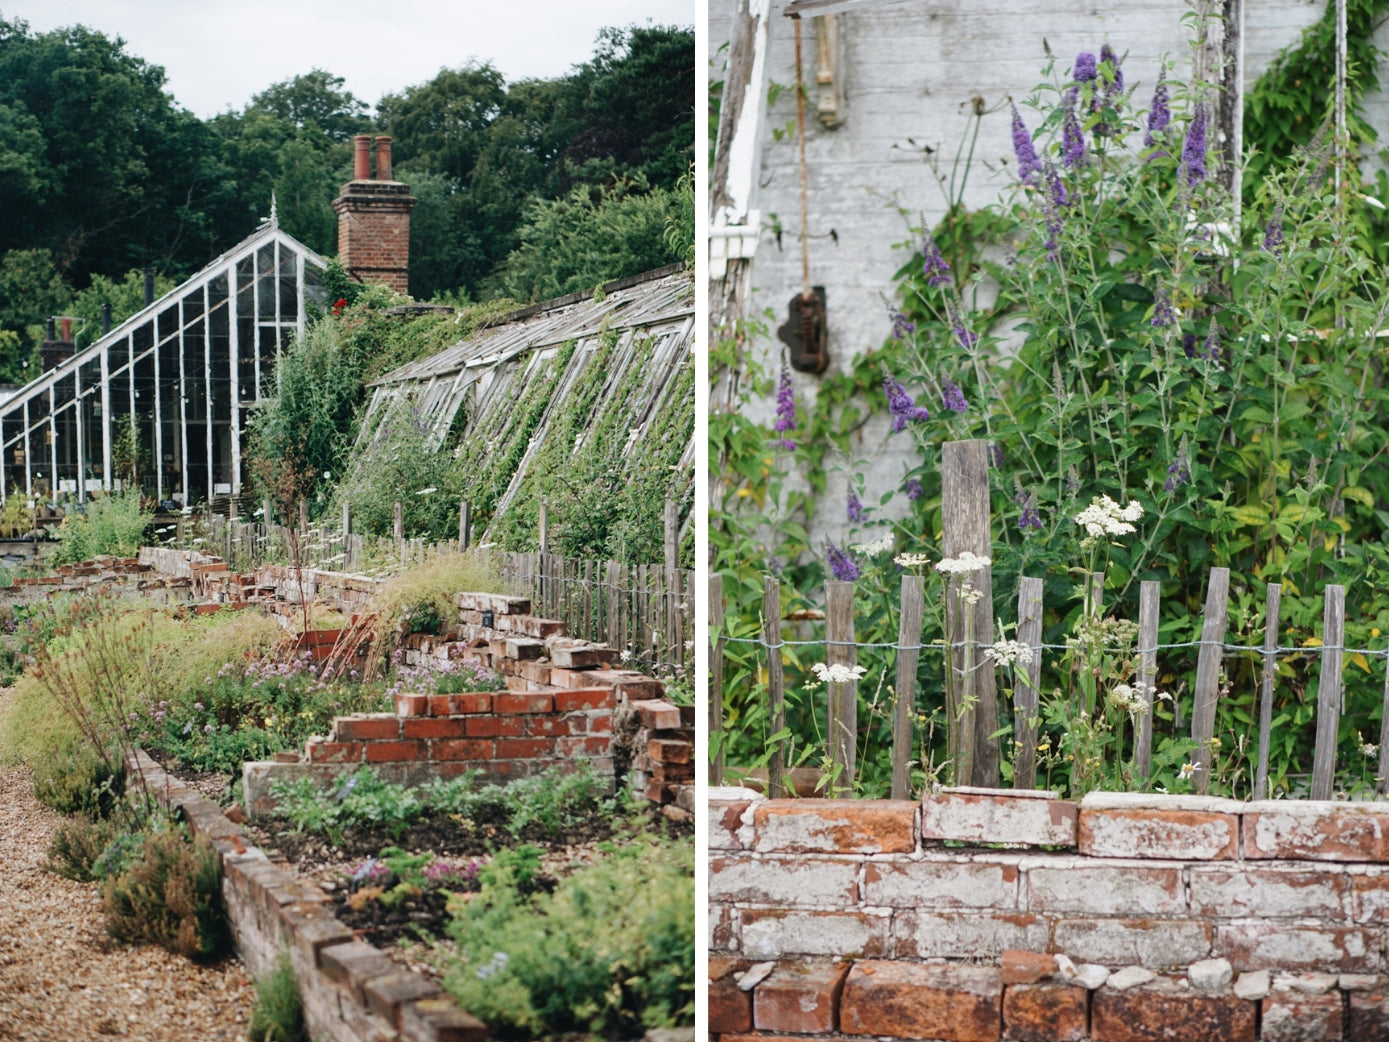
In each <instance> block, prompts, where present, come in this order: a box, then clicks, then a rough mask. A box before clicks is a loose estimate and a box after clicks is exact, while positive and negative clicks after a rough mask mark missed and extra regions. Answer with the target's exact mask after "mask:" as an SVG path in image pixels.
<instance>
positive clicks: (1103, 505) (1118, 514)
mask: <svg viewBox="0 0 1389 1042" xmlns="http://www.w3.org/2000/svg"><path fill="white" fill-rule="evenodd" d="M1142 516H1143V507H1142V506H1141V505H1139V503H1138V502H1137V501H1136V500H1129V502H1128V505H1127V506H1122V507H1121V506H1120V505H1119V504H1118V503H1116V502H1114V500H1112V499H1110V498H1109V497H1108V496H1096V497H1095V498H1094V499H1093V500H1091V501H1090V505H1089V506H1088V507H1086V508H1085V509H1084V510H1082V511H1081V512H1080V513H1079V514H1077V515H1076V518H1075V521H1076V524H1078V525H1080V526H1082V527H1083V528H1084V529H1085V531H1086V532H1087V533H1088V534H1089V535H1091V536H1093V537H1094V538H1097V539H1098V538H1099V537H1100V536H1105V535H1111V536H1113V535H1128V534H1129V533H1131V532H1136V531H1137V529H1136V528H1134V527H1133V522H1134V521H1137V520H1138V519H1139V518H1141V517H1142Z"/></svg>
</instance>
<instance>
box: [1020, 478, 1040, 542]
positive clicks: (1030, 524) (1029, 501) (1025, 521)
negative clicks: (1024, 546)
mask: <svg viewBox="0 0 1389 1042" xmlns="http://www.w3.org/2000/svg"><path fill="white" fill-rule="evenodd" d="M1013 488H1014V489H1015V490H1016V491H1015V494H1014V496H1013V502H1014V503H1016V504H1018V506H1020V507H1022V515H1021V516H1020V517H1019V518H1018V531H1019V532H1026V531H1027V530H1028V529H1029V528H1033V529H1040V528H1041V527H1042V515H1041V514H1040V513H1038V511H1037V497H1036V496H1035V495H1033V494H1032V493H1031V492H1029V491H1027V490H1026V489H1024V488H1023V487H1022V482H1021V481H1019V480H1018V479H1017V478H1014V479H1013Z"/></svg>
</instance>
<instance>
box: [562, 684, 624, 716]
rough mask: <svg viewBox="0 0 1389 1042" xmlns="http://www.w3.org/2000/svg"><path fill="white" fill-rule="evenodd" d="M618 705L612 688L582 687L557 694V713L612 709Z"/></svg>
mask: <svg viewBox="0 0 1389 1042" xmlns="http://www.w3.org/2000/svg"><path fill="white" fill-rule="evenodd" d="M615 704H616V698H615V696H614V695H613V689H612V688H610V687H581V688H574V689H572V690H568V691H556V692H555V711H556V712H557V713H567V712H570V711H571V710H575V709H611V708H612V707H613V706H614V705H615Z"/></svg>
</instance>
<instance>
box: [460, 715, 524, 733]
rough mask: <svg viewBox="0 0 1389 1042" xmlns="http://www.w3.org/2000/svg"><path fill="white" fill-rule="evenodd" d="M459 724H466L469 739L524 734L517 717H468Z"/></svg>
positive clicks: (522, 725)
mask: <svg viewBox="0 0 1389 1042" xmlns="http://www.w3.org/2000/svg"><path fill="white" fill-rule="evenodd" d="M542 719H543V718H542ZM459 723H460V724H461V723H466V724H467V732H466V733H467V735H468V737H469V738H496V737H497V736H499V735H505V736H507V737H516V736H518V735H523V734H525V733H526V728H525V724H524V723H523V722H522V719H521V717H519V716H470V717H468V718H467V719H466V721H465V720H460V721H459Z"/></svg>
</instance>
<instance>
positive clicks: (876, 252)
mask: <svg viewBox="0 0 1389 1042" xmlns="http://www.w3.org/2000/svg"><path fill="white" fill-rule="evenodd" d="M785 6H786V0H772V15H771V22H770V35H769V53H768V56H767V63H766V68H767V76H768V77H769V79H771V80H773V81H775V82H778V83H781V84H783V85H785V86H787V87H790V86H792V85H794V83H795V64H794V47H793V38H792V32H793V29H792V21H791V19H789V18H786V17H784V15H783V11H784V8H785ZM732 8H733V2H732V0H710V32H711V36H710V48H709V50H710V54H711V55H712V56H713V58H712V66H713V67H712V68H711V70H710V75H711V78H713V79H721V78H722V71H721V70H722V63H723V61H724V60H725V59H726V56H727V50H726V48H725V49H723V50H720V46H721V45H722V44H724V43H726V42H727V40H728V34H729V31H730V30H729V26H730V15H731V11H732ZM1324 9H1325V0H1246V19H1247V21H1246V26H1245V61H1246V83H1252V82H1254V81H1255V80H1257V79H1258V77H1259V76H1260V75H1261V74H1262V72H1263V71H1264V69H1265V68H1266V66H1267V65H1268V63H1269V61H1270V60H1271V59H1272V58H1273V57H1274V56H1275V55H1276V54H1277V53H1278V52H1279V51H1280V50H1282V49H1283V48H1285V47H1287V46H1289V45H1291V44H1294V43H1296V42H1297V40H1298V38H1299V35H1300V34H1301V31H1302V30H1303V29H1304V28H1306V27H1307V26H1309V25H1311V24H1313V23H1314V22H1315V21H1316V20H1317V19H1318V18H1320V17H1321V15H1322V13H1323V11H1324ZM1189 10H1190V5H1189V4H1188V3H1186V2H1184V0H901V2H897V3H888V4H885V5H884V6H883V7H881V8H880V9H877V10H872V11H866V12H863V11H860V12H854V13H850V14H844V15H840V16H839V32H840V41H841V52H840V62H839V71H840V75H841V77H842V83H843V97H844V102H843V108H842V112H843V117H844V118H843V122H842V123H841V125H840V126H839V127H838V128H836V129H833V130H828V129H826V128H824V127H823V126H821V125H820V124H819V123H818V121H816V120H815V117H814V109H813V105H811V106H808V107H807V134H806V160H807V165H808V188H809V207H810V217H809V222H808V225H809V231H810V235H811V242H812V247H811V281H812V283H813V284H817V285H823V286H825V287H826V296H827V300H828V309H829V326H830V343H831V355H832V361H831V371H832V372H833V371H841V370H842V369H843V368H844V363H845V362H846V361H847V360H848V359H849V358H850V357H851V356H853V355H855V354H858V353H860V352H862V351H864V350H865V349H867V348H871V347H875V346H878V345H880V344H881V343H882V342H883V341H884V340H885V339H886V338H887V337H888V335H889V333H890V330H891V322H890V319H889V315H888V302H889V299H890V294H891V293H892V291H893V282H892V276H893V273H894V272H895V271H896V270H897V269H898V268H899V267H901V265H902V264H903V263H904V262H905V260H906V258H907V256H908V255H907V253H906V252H904V249H903V247H902V244H904V243H906V242H907V240H908V238H909V236H908V226H909V223H911V224H918V223H920V215H923V214H924V216H925V219H926V221H927V222H928V223H929V224H932V225H933V224H935V223H936V222H937V221H939V220H940V218H941V217H942V216H943V214H944V212H945V203H944V197H943V194H942V192H941V191H940V190H939V189H938V188H937V187H936V186H935V184H934V181H933V177H932V175H931V173H930V170H929V168H928V167H927V166H926V164H925V162H924V161H923V159H922V156H921V153H920V151H919V150H913V149H912V147H911V146H910V145H909V144H908V143H907V139H908V138H911V139H914V140H915V141H916V142H918V143H919V144H924V145H929V146H930V147H932V148H934V149H936V151H937V154H938V156H939V157H940V161H941V163H942V164H943V168H944V169H945V170H946V171H947V172H948V170H949V160H950V158H951V157H953V156H954V154H955V150H956V148H957V146H958V143H959V142H960V140H961V138H962V135H963V134H964V132H965V131H966V129H967V128H968V125H969V119H968V113H969V104H970V99H971V98H973V97H974V96H975V95H976V94H977V95H980V96H982V97H983V99H984V101H985V103H986V105H987V106H988V107H989V108H996V107H998V106H999V104H1000V103H1001V102H1003V101H1004V100H1005V99H1006V98H1007V97H1008V96H1009V95H1012V96H1014V97H1017V98H1021V97H1023V96H1025V95H1026V94H1027V93H1028V92H1029V90H1030V89H1031V88H1032V87H1033V86H1034V85H1035V84H1036V83H1037V82H1038V81H1039V80H1040V78H1041V76H1040V72H1041V68H1042V66H1043V63H1044V61H1045V59H1044V56H1043V50H1042V40H1043V38H1045V39H1046V40H1047V41H1048V42H1049V43H1050V45H1051V47H1052V50H1053V51H1054V52H1055V53H1056V54H1057V55H1058V59H1059V60H1058V67H1059V68H1060V69H1061V70H1063V71H1064V70H1065V69H1066V68H1069V66H1070V64H1071V61H1072V60H1073V58H1074V55H1075V54H1076V53H1077V52H1079V51H1082V50H1088V51H1092V52H1098V51H1099V48H1100V45H1101V44H1102V43H1104V42H1105V41H1106V40H1107V41H1108V42H1109V43H1110V45H1111V46H1112V47H1113V48H1114V49H1115V50H1116V51H1117V52H1118V53H1120V54H1123V53H1124V52H1125V51H1127V52H1128V58H1127V60H1126V61H1125V63H1124V74H1125V78H1126V81H1127V83H1128V84H1129V85H1132V84H1134V83H1135V82H1137V84H1138V87H1137V90H1136V93H1135V102H1136V104H1139V105H1140V106H1141V107H1144V108H1146V106H1147V103H1148V99H1149V98H1150V97H1151V94H1152V88H1153V85H1154V83H1155V81H1156V76H1157V69H1158V63H1159V61H1160V60H1161V58H1162V57H1163V56H1164V55H1168V56H1171V57H1172V58H1174V59H1176V60H1178V62H1179V72H1181V74H1182V78H1185V76H1186V73H1185V72H1184V71H1183V70H1185V69H1189V54H1190V48H1189V43H1188V39H1187V35H1186V29H1185V27H1184V26H1183V24H1182V22H1181V18H1182V15H1183V14H1184V13H1186V12H1188V11H1189ZM802 34H803V50H804V54H805V62H806V74H807V76H808V77H809V78H810V82H811V83H812V84H813V73H814V67H813V55H814V48H815V42H814V41H815V36H814V31H813V29H812V27H811V24H810V23H809V21H807V22H806V23H805V24H804V26H803V28H802ZM1379 35H1380V36H1382V37H1384V39H1382V40H1379V41H1378V42H1379V43H1380V46H1381V47H1385V48H1386V49H1389V28H1382V29H1381V31H1380V34H1379ZM1386 78H1389V71H1386ZM764 89H765V87H764ZM1028 111H1029V110H1027V109H1025V108H1024V109H1023V112H1024V114H1025V116H1026V114H1027V113H1028ZM1367 114H1368V116H1369V118H1370V119H1371V121H1372V124H1373V125H1375V126H1377V127H1379V128H1380V132H1381V138H1382V139H1383V140H1384V143H1386V144H1389V95H1385V94H1383V93H1381V94H1380V95H1379V96H1378V97H1376V98H1375V99H1372V100H1371V102H1370V103H1369V104H1368V105H1367ZM795 118H796V110H795V95H794V91H793V90H790V89H787V90H784V91H782V92H781V94H780V96H779V97H778V98H777V100H776V102H775V104H773V105H772V106H771V107H770V109H769V111H768V113H767V117H766V119H765V120H764V123H763V126H762V147H761V158H760V167H759V170H758V171H757V177H756V180H755V184H756V187H755V189H754V192H753V198H752V200H751V207H752V208H753V209H755V210H759V211H760V212H761V214H762V217H763V224H764V231H763V234H762V236H761V238H760V241H759V244H758V249H757V253H756V256H755V257H754V259H753V261H752V264H751V290H750V297H749V306H748V309H747V313H748V314H756V313H759V312H760V311H761V310H762V309H764V308H771V309H772V311H773V312H774V313H775V314H777V315H778V316H779V318H778V323H780V322H784V321H785V315H786V304H787V301H788V300H789V299H790V298H791V296H792V295H793V294H794V293H798V292H800V289H801V261H800V252H799V245H798V241H797V234H798V231H799V226H800V216H799V215H800V202H799V191H798V172H797V154H796V142H795V136H794V134H783V135H782V137H781V140H776V138H775V136H774V134H773V128H785V127H786V126H787V125H788V124H791V125H794V121H795ZM1010 119H1011V117H1010V114H1009V112H1008V109H1007V107H1006V105H1005V106H1004V107H1003V108H1001V109H1000V110H999V111H997V112H995V113H993V114H992V115H990V116H988V117H986V119H985V121H984V125H983V127H982V130H981V133H980V136H979V141H978V145H977V149H976V153H975V161H974V165H973V168H972V169H971V170H970V173H969V189H968V192H967V194H966V196H965V201H966V202H967V204H968V205H969V206H971V207H980V206H983V205H986V204H987V203H989V202H990V201H992V200H993V199H995V198H997V196H998V193H999V192H1000V190H1002V189H1004V188H1006V187H1007V186H1008V185H1010V184H1011V183H1012V180H1013V177H1012V172H1011V170H1012V166H1013V158H1012V139H1011V135H1010V130H1011V124H1010ZM897 205H900V206H902V207H905V208H906V209H907V210H908V211H910V212H911V213H912V214H913V219H912V220H911V221H910V222H908V221H906V220H904V219H903V218H902V217H901V216H899V214H898V213H897V210H896V206H897ZM772 214H776V215H778V217H779V218H780V222H781V224H782V226H783V229H784V232H783V236H782V244H781V247H780V248H778V246H777V243H776V240H775V238H774V237H773V235H772V234H771V233H770V231H768V230H766V226H767V225H768V223H769V222H770V215H772ZM831 230H833V231H834V232H835V233H836V235H837V237H838V242H837V244H836V243H835V242H834V241H833V240H832V239H831V238H830V236H829V233H830V231H831ZM761 348H762V350H763V352H764V355H763V360H764V362H766V363H767V364H768V366H769V368H771V369H773V370H775V367H776V359H777V358H778V357H779V353H780V349H781V344H780V341H777V340H775V339H773V340H771V341H770V342H767V343H764V344H762V345H761ZM794 378H795V381H796V393H797V398H798V400H800V401H804V400H806V398H807V397H808V396H813V395H814V393H815V388H816V386H817V384H818V382H819V378H818V377H815V376H808V375H805V374H800V373H797V374H795V375H794ZM928 404H931V405H932V406H933V407H934V405H935V403H928ZM753 411H754V418H755V419H757V420H759V421H760V422H765V423H767V424H770V423H771V422H772V419H773V418H774V414H775V403H774V401H773V400H771V399H769V400H767V401H763V402H759V403H754V406H753ZM887 432H888V428H887V424H886V422H884V421H879V422H876V423H873V424H870V425H869V426H868V427H867V428H865V429H864V430H863V431H862V432H861V433H860V436H859V438H860V441H859V444H857V445H856V446H855V447H854V454H855V456H856V457H858V458H867V459H869V460H871V461H872V468H871V476H870V488H869V492H870V496H871V499H870V498H868V497H865V502H873V501H876V499H877V496H878V495H879V494H881V492H882V491H885V490H886V489H889V488H893V487H896V486H897V485H899V484H900V482H901V479H902V475H903V474H904V472H905V471H906V470H907V469H909V468H910V467H911V466H914V465H915V464H916V460H915V458H914V455H913V443H912V442H911V440H910V438H909V437H907V436H906V435H899V436H897V437H896V438H892V439H889V438H888V437H887ZM844 488H845V476H844V475H837V476H836V477H835V478H834V479H832V480H831V483H830V488H829V492H828V494H827V496H826V497H825V503H824V505H823V506H822V508H821V510H820V511H819V513H818V516H817V517H816V518H815V521H814V531H813V534H812V538H813V540H814V541H815V542H816V543H817V544H818V543H819V542H821V541H822V540H823V539H824V538H826V537H828V538H833V539H836V540H838V539H840V538H842V537H843V535H844V532H845V530H846V528H847V524H846V521H845V519H844V515H843V510H842V504H843V502H844Z"/></svg>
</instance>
